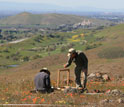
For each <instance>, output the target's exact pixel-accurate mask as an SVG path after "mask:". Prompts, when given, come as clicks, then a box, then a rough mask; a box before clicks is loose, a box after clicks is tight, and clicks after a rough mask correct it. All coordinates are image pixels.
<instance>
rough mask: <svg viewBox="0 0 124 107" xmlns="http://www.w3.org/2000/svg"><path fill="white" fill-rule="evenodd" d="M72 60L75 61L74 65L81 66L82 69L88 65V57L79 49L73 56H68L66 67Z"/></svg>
mask: <svg viewBox="0 0 124 107" xmlns="http://www.w3.org/2000/svg"><path fill="white" fill-rule="evenodd" d="M72 62H74V63H75V65H76V67H82V68H83V69H87V67H88V59H87V57H86V55H85V54H84V53H83V52H81V51H77V52H76V56H75V57H74V58H71V57H69V59H68V62H67V64H66V67H68V66H70V65H71V63H72Z"/></svg>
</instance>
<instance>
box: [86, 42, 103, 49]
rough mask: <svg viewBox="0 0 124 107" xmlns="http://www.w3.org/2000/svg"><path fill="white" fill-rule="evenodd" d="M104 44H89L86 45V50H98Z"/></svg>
mask: <svg viewBox="0 0 124 107" xmlns="http://www.w3.org/2000/svg"><path fill="white" fill-rule="evenodd" d="M101 45H102V44H101V43H99V44H95V43H94V44H88V45H86V47H85V50H89V49H93V48H97V47H98V46H101Z"/></svg>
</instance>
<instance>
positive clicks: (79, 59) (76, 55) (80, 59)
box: [64, 48, 88, 90]
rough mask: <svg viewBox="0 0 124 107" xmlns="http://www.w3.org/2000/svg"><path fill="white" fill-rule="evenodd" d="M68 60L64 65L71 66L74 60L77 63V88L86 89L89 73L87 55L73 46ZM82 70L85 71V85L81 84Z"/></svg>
mask: <svg viewBox="0 0 124 107" xmlns="http://www.w3.org/2000/svg"><path fill="white" fill-rule="evenodd" d="M68 57H69V59H68V62H67V63H66V64H65V65H64V67H65V68H66V67H69V66H70V65H71V63H72V62H74V63H75V65H76V67H75V77H76V79H75V82H76V88H77V89H81V90H82V89H83V90H87V89H86V83H87V73H88V59H87V57H86V55H85V54H84V53H83V52H81V51H76V50H75V49H73V48H71V49H69V51H68ZM81 72H83V73H84V82H83V87H82V84H81V80H80V78H81Z"/></svg>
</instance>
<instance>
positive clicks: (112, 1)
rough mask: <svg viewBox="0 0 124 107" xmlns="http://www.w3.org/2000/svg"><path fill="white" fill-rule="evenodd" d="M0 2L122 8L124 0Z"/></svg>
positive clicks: (9, 0) (69, 6)
mask: <svg viewBox="0 0 124 107" xmlns="http://www.w3.org/2000/svg"><path fill="white" fill-rule="evenodd" d="M0 2H9V3H10V2H13V3H14V2H15V3H39V4H40V3H41V4H52V5H56V6H62V7H68V8H78V7H89V8H90V7H92V8H100V9H113V10H119V9H123V10H124V0H0Z"/></svg>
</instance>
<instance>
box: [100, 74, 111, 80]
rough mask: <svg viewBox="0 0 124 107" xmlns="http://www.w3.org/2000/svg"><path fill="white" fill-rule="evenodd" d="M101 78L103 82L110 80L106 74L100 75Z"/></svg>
mask: <svg viewBox="0 0 124 107" xmlns="http://www.w3.org/2000/svg"><path fill="white" fill-rule="evenodd" d="M102 78H103V79H104V80H105V81H109V80H110V77H109V76H108V75H107V74H104V75H102Z"/></svg>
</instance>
